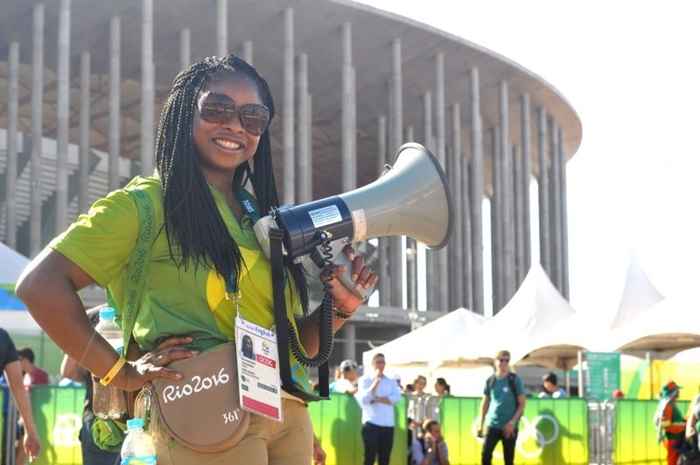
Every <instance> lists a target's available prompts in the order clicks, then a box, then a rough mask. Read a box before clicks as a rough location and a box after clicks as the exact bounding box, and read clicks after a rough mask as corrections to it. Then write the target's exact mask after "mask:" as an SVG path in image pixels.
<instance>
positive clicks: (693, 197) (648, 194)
mask: <svg viewBox="0 0 700 465" xmlns="http://www.w3.org/2000/svg"><path fill="white" fill-rule="evenodd" d="M361 3H367V4H370V5H372V6H374V7H377V8H380V9H383V10H387V11H391V12H394V13H397V14H400V15H403V16H407V17H410V18H413V19H415V20H418V21H421V22H424V23H427V24H430V25H432V26H434V27H437V28H439V29H442V30H445V31H447V32H450V33H452V34H455V35H458V36H460V37H463V38H465V39H467V40H469V41H471V42H473V43H476V44H478V45H481V46H483V47H486V48H488V49H490V50H493V51H495V52H497V53H499V54H501V55H503V56H506V57H508V58H509V59H510V60H512V61H515V62H517V63H519V64H520V65H522V66H524V67H525V68H527V69H528V70H530V71H532V72H534V73H535V74H537V75H539V76H541V77H542V78H543V79H545V80H546V81H547V82H549V83H550V84H552V85H553V86H554V87H555V88H557V89H558V91H559V92H560V94H562V95H563V96H564V97H565V98H566V99H567V100H568V101H569V103H570V104H571V105H572V106H573V108H574V109H575V110H576V112H577V113H578V115H579V117H580V119H581V121H582V125H583V139H582V143H581V146H580V147H579V149H578V151H577V153H576V154H575V156H574V157H573V159H572V160H571V161H570V162H569V164H568V165H567V175H568V177H567V182H568V213H569V262H570V264H569V266H570V283H571V303H572V305H573V306H574V308H576V309H577V310H579V311H592V312H601V313H605V314H610V313H611V312H614V311H615V309H616V308H617V306H618V304H619V301H620V297H621V295H622V290H623V286H624V278H625V271H626V268H627V265H628V263H629V260H630V257H631V256H635V257H636V259H637V260H638V262H639V263H640V265H641V266H642V268H643V269H644V270H645V271H646V272H647V274H648V275H649V277H650V279H651V281H652V283H653V284H654V285H655V286H656V287H657V289H658V290H659V291H660V292H661V294H662V295H664V296H667V297H675V298H681V299H682V298H686V297H689V296H691V295H692V294H694V293H695V292H696V287H697V285H698V283H697V265H696V264H697V263H699V262H700V245H698V241H700V222H699V221H698V215H699V212H700V209H698V208H697V206H696V202H697V200H698V199H700V179H699V178H698V175H697V173H698V170H699V169H700V160H699V159H698V147H697V146H698V142H697V137H695V135H696V134H698V128H699V127H700V118H698V116H697V114H696V112H697V111H698V109H699V108H700V53H698V51H699V49H700V37H699V36H700V34H699V32H698V31H700V29H698V27H697V18H698V17H699V16H698V13H699V12H700V4H697V3H696V2H690V1H675V0H672V1H663V2H661V1H654V2H650V1H614V2H610V1H606V2H603V1H597V0H596V1H588V2H562V1H553V0H552V1H549V0H529V1H527V2H523V1H505V0H488V1H486V0H482V1H479V2H474V1H466V0H461V1H454V0H452V1H449V0H432V1H431V2H409V1H406V0H402V1H400V0H362V1H361ZM696 5H697V6H696ZM533 185H534V186H536V184H534V181H533Z"/></svg>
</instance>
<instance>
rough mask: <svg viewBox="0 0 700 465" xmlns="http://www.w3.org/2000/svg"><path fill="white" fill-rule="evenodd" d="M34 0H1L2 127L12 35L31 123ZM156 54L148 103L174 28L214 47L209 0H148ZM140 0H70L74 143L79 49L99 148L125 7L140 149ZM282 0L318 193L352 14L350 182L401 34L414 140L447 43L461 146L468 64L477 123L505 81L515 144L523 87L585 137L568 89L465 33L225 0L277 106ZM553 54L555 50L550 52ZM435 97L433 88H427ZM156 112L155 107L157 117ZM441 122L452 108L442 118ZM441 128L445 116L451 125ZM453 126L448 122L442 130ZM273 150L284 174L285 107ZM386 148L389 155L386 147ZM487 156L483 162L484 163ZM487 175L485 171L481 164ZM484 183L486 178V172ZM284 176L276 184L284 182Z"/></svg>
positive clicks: (168, 74)
mask: <svg viewBox="0 0 700 465" xmlns="http://www.w3.org/2000/svg"><path fill="white" fill-rule="evenodd" d="M38 3H40V2H39V1H37V0H4V1H3V6H2V15H0V60H3V62H1V63H0V127H6V124H7V122H6V114H7V111H6V106H5V105H6V99H5V97H6V89H7V86H6V79H7V65H6V62H4V60H6V57H7V55H8V48H9V44H10V43H11V42H12V41H18V42H19V43H20V62H21V63H23V65H22V66H21V70H20V89H21V95H20V125H19V128H20V131H24V132H29V130H30V124H31V119H30V118H31V115H30V103H31V102H30V100H31V99H30V90H31V74H32V70H31V61H32V59H31V53H32V8H33V7H34V5H36V4H38ZM154 3H155V6H154V10H155V11H154V31H155V32H154V61H155V77H156V109H157V110H156V113H158V112H159V109H160V103H161V102H162V100H163V97H164V95H165V93H166V92H167V90H168V87H169V83H170V82H171V80H172V78H173V77H174V75H175V73H176V72H177V71H178V70H179V67H180V58H179V56H180V30H181V29H183V28H189V29H190V31H191V56H192V58H193V59H198V58H201V57H204V56H207V55H213V54H215V50H216V1H215V0H199V1H192V0H167V1H164V0H157V1H155V2H154ZM141 4H142V2H141V1H139V0H121V1H119V2H113V1H107V0H72V2H71V53H70V58H71V87H72V94H71V112H72V116H71V143H77V142H78V129H77V125H78V118H77V114H78V105H79V101H78V85H79V63H80V54H81V53H82V52H83V51H89V52H90V53H91V62H92V63H91V65H92V74H93V78H92V96H93V102H92V112H93V115H92V119H91V121H92V129H93V132H92V143H93V145H94V148H95V149H98V150H101V151H106V150H107V137H108V123H109V121H108V118H109V116H108V107H107V97H108V85H109V81H108V76H107V73H108V68H109V34H110V27H109V23H110V18H111V17H112V16H120V17H121V29H122V31H121V34H122V35H121V37H122V41H121V77H122V86H121V91H122V92H121V105H122V125H121V127H122V135H121V140H122V141H121V147H122V155H123V156H125V157H128V158H132V159H138V157H139V153H140V152H139V150H140V149H139V144H140V134H139V131H140V111H141V109H140V107H141V106H140V83H139V80H140V76H141V71H140V68H141ZM59 5H60V2H58V1H49V2H45V8H46V27H45V39H44V40H45V57H44V60H45V66H46V67H47V68H48V70H47V71H46V73H45V97H44V102H45V109H44V118H45V123H44V135H45V136H46V137H53V136H54V135H55V124H56V123H55V122H56V118H55V107H56V80H55V76H56V73H55V70H56V56H57V53H56V47H57V45H56V44H57V40H56V39H57V37H58V10H59ZM286 7H292V8H293V9H294V22H295V37H294V46H295V52H296V53H297V54H298V53H301V52H304V53H307V54H308V57H309V92H310V93H311V94H312V97H313V124H314V130H313V157H314V197H315V198H318V197H321V196H325V195H330V194H333V193H337V192H338V191H339V190H340V176H339V175H338V173H339V172H340V166H341V156H340V147H341V143H340V141H341V127H340V124H341V60H342V42H341V26H342V24H343V23H344V22H350V23H351V24H352V42H353V65H354V67H355V69H356V79H357V82H356V89H357V130H358V137H357V155H358V160H357V167H358V185H362V184H365V183H367V182H369V181H370V180H372V179H374V178H375V177H376V174H377V163H376V153H377V143H376V134H377V117H378V116H379V115H381V114H386V113H387V109H388V94H389V93H388V92H387V89H388V88H387V85H388V84H387V83H388V80H389V79H390V77H391V41H392V40H393V39H394V38H400V39H401V44H402V58H403V60H402V63H403V64H402V73H403V108H404V124H405V125H406V126H408V125H413V126H414V127H415V134H416V136H417V137H416V138H417V140H418V141H419V142H420V141H421V140H422V135H421V134H422V127H423V122H422V121H423V117H422V114H423V103H422V95H423V94H424V92H426V91H428V90H432V91H433V93H434V89H435V54H436V53H437V52H439V51H442V52H444V54H445V81H446V99H445V102H446V104H448V105H449V104H451V103H453V102H456V101H459V102H462V114H463V116H462V124H463V127H464V128H465V129H464V130H463V147H465V153H466V154H467V156H468V154H469V150H468V147H469V145H468V139H469V137H468V136H469V130H468V128H469V126H468V125H469V112H468V111H467V105H466V103H467V95H468V94H467V88H468V87H467V84H468V81H467V77H468V71H469V69H471V68H472V67H477V68H479V72H480V85H481V111H482V117H483V128H484V130H485V131H486V130H488V129H489V128H490V127H493V126H495V125H497V124H498V86H499V83H500V81H502V80H506V81H507V82H508V83H509V90H510V93H509V96H510V126H511V131H510V132H511V139H512V141H513V143H516V144H519V143H520V141H519V134H520V113H519V112H520V108H519V107H520V106H519V98H520V95H521V94H523V93H528V94H529V95H530V98H531V105H532V108H533V109H534V108H537V107H539V106H542V107H544V108H545V109H546V111H547V112H548V114H550V115H552V116H553V118H554V120H555V121H556V122H557V124H558V125H559V126H560V127H561V128H562V130H563V132H564V137H565V138H564V150H565V153H566V155H567V156H568V157H571V156H573V154H574V153H575V152H576V150H577V149H578V147H579V145H580V142H581V122H580V120H579V118H578V116H577V114H576V112H575V111H574V109H573V108H572V106H571V105H570V104H569V103H568V102H567V101H566V99H565V98H564V97H563V96H562V95H561V94H560V93H559V92H558V91H557V90H556V89H555V88H554V87H553V86H552V85H551V84H549V83H547V82H545V81H544V80H543V79H542V78H540V77H539V76H537V75H536V74H535V73H533V72H531V71H529V70H526V69H525V68H523V67H522V66H519V65H518V64H516V63H514V62H513V61H511V60H509V59H507V58H505V57H503V56H501V55H499V54H497V53H494V52H492V51H490V50H487V49H485V48H483V47H480V46H478V45H476V44H474V43H471V42H469V41H467V40H465V39H462V38H459V37H456V36H454V35H451V34H448V33H445V32H443V31H440V30H438V29H436V28H434V27H431V26H428V25H426V24H422V23H419V22H416V21H414V20H410V19H407V18H404V17H401V16H398V15H396V14H392V13H388V12H385V11H381V10H378V9H375V8H372V7H369V6H366V5H362V4H358V3H354V2H349V1H338V0H334V1H323V0H284V1H283V0H265V1H258V0H229V3H228V48H229V51H232V52H233V51H239V50H240V49H241V45H242V43H243V42H244V41H248V40H249V41H252V43H253V50H254V52H253V57H254V58H253V62H254V64H255V66H256V67H257V68H258V70H259V71H260V72H261V74H262V75H263V76H265V77H266V79H267V80H268V82H269V84H270V86H271V88H272V91H273V95H274V97H275V102H276V104H277V107H278V110H281V108H282V79H283V61H284V60H283V57H284V42H283V40H284V27H283V25H284V21H283V12H284V9H285V8H286ZM552 59H553V60H556V57H554V56H553V57H552ZM433 101H435V99H433ZM157 116H158V115H157V114H156V115H154V118H156V119H157ZM532 120H533V123H532V128H533V132H532V135H533V137H532V144H533V146H532V152H531V153H532V154H533V162H534V163H533V166H534V167H535V169H536V166H537V164H536V160H535V158H536V155H535V154H536V153H537V151H536V143H537V137H535V134H536V133H535V118H534V116H533V118H532ZM448 121H449V119H448ZM448 128H449V124H448ZM447 132H448V134H449V132H450V131H449V129H448V131H447ZM273 144H274V147H275V148H276V150H275V152H274V156H275V157H277V158H278V162H276V166H277V169H278V170H280V171H278V180H281V179H282V178H281V176H279V175H281V164H282V163H281V157H282V147H281V118H279V116H278V117H277V118H276V122H275V123H274V125H273ZM489 153H490V142H489V138H488V137H484V155H485V158H486V159H488V154H489ZM389 157H391V154H390V155H389ZM489 164H490V163H488V162H487V163H486V169H487V171H486V173H488V166H489ZM487 176H488V174H487ZM487 185H488V182H487ZM280 187H281V186H280Z"/></svg>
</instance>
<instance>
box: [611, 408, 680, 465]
mask: <svg viewBox="0 0 700 465" xmlns="http://www.w3.org/2000/svg"><path fill="white" fill-rule="evenodd" d="M688 404H689V402H687V401H679V402H678V408H679V409H680V411H681V412H682V413H683V415H685V414H686V411H687V410H688ZM657 405H658V401H655V400H619V401H617V402H615V408H614V410H615V424H614V431H615V434H614V436H613V437H614V443H613V453H612V461H613V463H615V464H616V465H636V464H640V463H641V464H645V465H665V464H666V450H665V449H664V447H663V446H662V445H661V444H659V442H658V440H657V437H656V428H655V426H654V421H653V419H654V414H655V413H656V408H657Z"/></svg>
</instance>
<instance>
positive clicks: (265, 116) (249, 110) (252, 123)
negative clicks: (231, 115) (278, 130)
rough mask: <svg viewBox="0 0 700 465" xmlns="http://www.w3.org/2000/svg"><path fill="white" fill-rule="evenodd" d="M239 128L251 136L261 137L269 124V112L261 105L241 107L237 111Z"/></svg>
mask: <svg viewBox="0 0 700 465" xmlns="http://www.w3.org/2000/svg"><path fill="white" fill-rule="evenodd" d="M238 115H239V118H241V126H243V128H244V129H245V130H246V131H248V132H249V133H251V134H254V135H256V136H259V135H261V134H262V133H263V132H265V130H266V129H267V125H268V123H269V122H270V112H269V110H268V109H267V108H266V107H264V106H262V105H254V104H250V105H243V106H242V107H241V108H240V109H239V110H238Z"/></svg>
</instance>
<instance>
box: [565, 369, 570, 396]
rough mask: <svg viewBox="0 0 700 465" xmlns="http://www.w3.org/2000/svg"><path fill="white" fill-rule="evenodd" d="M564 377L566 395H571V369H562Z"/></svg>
mask: <svg viewBox="0 0 700 465" xmlns="http://www.w3.org/2000/svg"><path fill="white" fill-rule="evenodd" d="M564 379H566V395H567V396H570V395H571V371H570V370H564Z"/></svg>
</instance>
